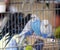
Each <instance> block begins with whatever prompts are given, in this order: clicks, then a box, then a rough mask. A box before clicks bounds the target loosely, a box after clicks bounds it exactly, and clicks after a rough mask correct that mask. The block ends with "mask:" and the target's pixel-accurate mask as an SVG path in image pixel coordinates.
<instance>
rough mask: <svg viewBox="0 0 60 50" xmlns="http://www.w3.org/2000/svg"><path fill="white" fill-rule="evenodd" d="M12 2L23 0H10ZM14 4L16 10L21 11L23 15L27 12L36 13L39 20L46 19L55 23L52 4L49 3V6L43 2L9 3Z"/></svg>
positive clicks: (21, 0)
mask: <svg viewBox="0 0 60 50" xmlns="http://www.w3.org/2000/svg"><path fill="white" fill-rule="evenodd" d="M12 2H23V0H11V3H12ZM11 5H13V6H15V7H16V8H17V9H18V12H23V13H24V14H25V15H26V14H28V13H32V14H36V15H37V16H38V17H40V19H41V20H43V19H48V20H49V22H50V23H51V24H52V25H53V27H54V25H55V22H54V20H55V13H54V4H53V3H50V4H49V8H48V7H47V6H46V4H45V3H33V4H29V3H25V4H24V6H23V4H11ZM42 9H44V10H42Z"/></svg>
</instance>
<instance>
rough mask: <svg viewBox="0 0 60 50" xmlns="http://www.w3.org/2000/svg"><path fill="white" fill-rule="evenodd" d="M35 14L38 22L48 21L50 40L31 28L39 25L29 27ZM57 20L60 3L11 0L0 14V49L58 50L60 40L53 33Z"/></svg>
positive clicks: (59, 13)
mask: <svg viewBox="0 0 60 50" xmlns="http://www.w3.org/2000/svg"><path fill="white" fill-rule="evenodd" d="M34 14H35V15H36V16H37V18H38V20H39V19H40V22H41V23H42V21H43V20H48V21H49V24H51V26H52V29H51V31H52V32H50V33H51V36H52V37H51V36H50V35H49V36H50V37H47V38H44V37H43V35H42V36H41V35H40V34H38V33H36V30H39V29H37V28H36V30H34V29H33V27H36V26H39V23H37V24H36V26H35V25H34V26H33V27H32V28H31V25H32V22H33V21H34V20H36V18H35V17H36V16H33V17H32V15H34ZM57 16H58V18H56V17H57ZM31 19H33V20H31ZM59 20H60V4H59V2H57V1H55V0H51V1H49V0H36V1H35V0H34V1H31V0H29V1H27V0H18V1H17V0H10V3H9V6H8V11H7V12H4V13H0V23H1V24H0V50H60V47H59V46H60V45H59V44H60V41H59V39H57V38H56V37H55V34H54V33H55V31H56V28H57V27H59V26H60V21H59ZM29 21H30V23H31V24H30V23H29ZM56 21H57V22H56ZM37 22H38V21H37ZM27 23H29V24H27ZM41 23H40V25H41ZM46 23H47V22H46ZM27 28H28V29H27ZM39 28H40V27H39ZM50 28H51V27H49V29H48V30H47V32H48V31H50ZM40 30H43V31H42V34H43V32H44V28H43V25H42V28H41V29H40ZM59 31H60V29H59ZM29 33H30V34H29ZM40 33H41V32H40ZM37 34H38V35H37ZM59 37H60V36H59Z"/></svg>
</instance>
